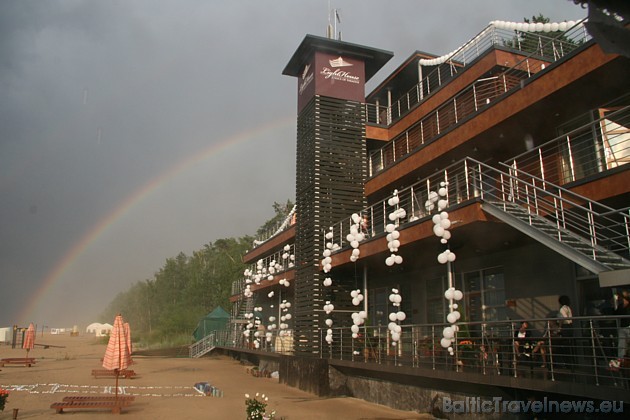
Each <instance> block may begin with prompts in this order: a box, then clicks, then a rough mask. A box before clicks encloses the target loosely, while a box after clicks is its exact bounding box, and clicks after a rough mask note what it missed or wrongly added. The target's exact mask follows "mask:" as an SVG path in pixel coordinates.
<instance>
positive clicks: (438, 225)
mask: <svg viewBox="0 0 630 420" xmlns="http://www.w3.org/2000/svg"><path fill="white" fill-rule="evenodd" d="M498 25H508V22H499V23H498ZM506 27H507V26H506ZM515 27H516V25H515ZM428 197H429V199H428V200H427V201H426V203H425V207H426V209H427V211H432V210H433V209H434V208H435V205H436V203H437V210H438V212H439V213H437V214H435V215H433V217H432V218H431V220H432V221H433V233H434V234H435V236H437V237H438V238H440V242H441V243H442V244H444V245H447V244H448V241H449V239H451V232H450V231H449V230H448V229H449V228H451V226H452V225H453V224H452V222H451V220H450V219H449V214H448V212H446V211H445V210H444V209H446V208H447V207H448V182H446V181H444V182H440V186H439V188H438V190H437V192H436V191H430V192H429V195H428ZM455 258H456V256H455V253H454V252H451V250H450V249H448V248H447V249H446V250H444V251H443V252H441V253H439V254H438V256H437V260H438V262H439V263H440V264H448V263H452V262H453V261H455ZM448 270H450V265H449V267H448ZM444 298H445V299H447V300H448V301H449V305H448V307H449V314H448V315H447V316H446V320H447V321H448V322H449V324H451V326H450V327H446V328H444V330H443V331H442V339H441V340H440V345H441V346H442V347H444V348H445V349H448V352H449V353H450V355H451V356H453V355H454V354H455V353H454V351H453V347H452V345H453V343H454V342H455V339H456V334H457V331H459V327H458V326H457V325H456V323H457V321H458V320H459V318H460V317H461V314H460V313H459V312H458V311H456V309H457V304H455V303H453V301H454V300H461V299H462V298H463V294H462V292H461V290H456V289H455V288H454V287H449V288H448V289H447V290H446V291H445V292H444Z"/></svg>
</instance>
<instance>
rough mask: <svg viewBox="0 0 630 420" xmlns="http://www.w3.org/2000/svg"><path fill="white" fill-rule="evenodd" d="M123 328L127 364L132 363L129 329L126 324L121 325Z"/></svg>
mask: <svg viewBox="0 0 630 420" xmlns="http://www.w3.org/2000/svg"><path fill="white" fill-rule="evenodd" d="M123 327H124V328H125V343H126V344H127V349H128V351H129V364H132V363H133V359H132V358H131V353H133V351H132V348H131V327H130V326H129V323H128V322H125V324H124V325H123Z"/></svg>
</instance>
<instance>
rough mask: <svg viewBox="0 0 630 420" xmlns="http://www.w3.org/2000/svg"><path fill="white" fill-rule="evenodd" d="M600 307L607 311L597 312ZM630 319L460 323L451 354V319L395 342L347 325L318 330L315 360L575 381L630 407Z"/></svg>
mask: <svg viewBox="0 0 630 420" xmlns="http://www.w3.org/2000/svg"><path fill="white" fill-rule="evenodd" d="M600 309H601V310H603V309H604V308H594V309H593V310H594V311H599V310H600ZM332 316H334V315H332ZM337 316H340V315H337ZM341 316H343V315H341ZM628 318H630V316H599V315H594V316H576V317H571V318H559V317H531V318H521V319H512V320H510V319H508V320H501V321H499V320H487V321H475V322H458V323H457V326H458V329H457V331H455V336H454V340H453V344H452V347H453V355H450V354H449V352H448V351H447V349H445V348H443V347H442V346H441V344H440V341H441V339H442V337H443V330H444V328H445V327H447V326H450V325H451V324H448V323H446V322H445V323H426V324H405V323H404V322H402V323H401V324H400V327H401V329H400V333H399V340H398V341H397V342H395V345H394V341H393V340H392V339H391V334H390V331H389V329H388V326H387V325H368V326H366V325H362V326H360V327H359V333H358V334H357V335H356V336H355V337H353V332H352V330H351V329H350V328H349V327H334V328H330V329H329V328H320V329H319V332H320V337H321V345H320V346H319V349H320V350H319V353H318V354H315V355H314V356H315V357H319V358H322V359H329V360H343V361H347V362H354V363H362V364H365V365H364V366H365V367H366V368H369V365H389V366H398V367H399V368H400V369H405V368H408V367H413V368H416V369H418V370H417V371H416V372H418V373H421V372H423V371H425V372H436V371H437V372H440V371H444V372H447V371H448V372H456V373H458V372H465V373H466V374H468V375H479V376H478V380H481V381H483V379H482V378H483V377H486V378H488V379H487V380H488V381H494V379H493V377H494V376H496V377H499V375H500V376H502V377H508V378H510V386H514V387H517V388H518V387H519V383H520V382H519V378H524V379H526V381H527V384H528V386H531V384H532V381H560V382H569V383H570V382H575V383H580V384H582V385H583V386H584V385H586V386H589V387H594V388H591V389H592V390H593V392H598V391H595V389H596V388H600V387H604V388H606V389H610V392H613V393H614V395H615V396H617V397H619V396H621V398H620V399H623V400H624V401H626V402H628V401H630V394H628V393H627V389H626V390H624V389H623V388H624V386H627V385H623V384H624V376H623V372H621V371H620V369H619V364H618V363H619V348H618V339H617V330H618V328H619V326H620V323H621V321H622V320H623V319H628ZM523 322H526V323H527V324H528V325H527V331H528V333H527V334H525V335H526V336H525V337H518V334H517V332H518V330H519V328H520V327H521V326H522V323H523ZM329 330H330V331H331V332H332V337H333V340H332V342H330V343H327V342H326V341H325V340H324V335H327V334H328V332H329ZM216 335H217V337H219V338H218V339H217V345H218V346H220V347H223V346H225V347H226V348H229V349H239V348H240V349H247V350H248V351H253V350H256V351H258V352H261V353H292V351H293V349H292V347H287V346H291V344H292V343H291V341H287V342H286V343H285V342H283V341H282V340H280V341H278V340H277V338H280V337H279V333H278V331H273V332H271V336H270V339H269V340H266V339H264V338H263V339H262V340H261V341H260V342H259V345H258V346H256V347H255V346H253V343H252V341H251V340H248V339H246V338H244V336H243V333H242V331H236V330H229V331H228V330H223V331H216ZM291 336H292V335H290V337H291ZM276 344H278V345H276ZM621 363H623V361H622V362H621ZM622 368H623V366H622ZM468 378H470V376H468ZM619 387H621V389H619ZM585 392H588V391H585ZM624 393H625V394H624ZM611 395H612V394H611ZM611 399H612V398H611ZM617 399H619V398H617Z"/></svg>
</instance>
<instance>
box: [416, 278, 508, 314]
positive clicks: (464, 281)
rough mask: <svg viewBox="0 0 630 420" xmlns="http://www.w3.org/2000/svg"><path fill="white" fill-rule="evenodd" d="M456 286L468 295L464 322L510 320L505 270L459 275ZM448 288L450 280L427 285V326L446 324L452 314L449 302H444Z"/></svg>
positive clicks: (465, 297) (465, 302)
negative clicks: (506, 305) (430, 324)
mask: <svg viewBox="0 0 630 420" xmlns="http://www.w3.org/2000/svg"><path fill="white" fill-rule="evenodd" d="M454 283H455V287H456V288H458V289H460V290H461V291H462V292H463V294H464V299H463V300H462V302H460V303H459V306H460V307H459V311H460V312H461V313H462V319H463V321H499V320H505V319H506V318H505V317H506V313H505V280H504V276H503V267H493V268H485V269H481V270H475V271H468V272H464V273H459V274H457V273H456V274H455V275H454ZM446 287H447V279H446V276H444V277H440V278H437V279H433V280H429V281H427V283H426V293H427V305H426V308H427V309H426V310H427V322H429V323H442V322H445V314H446V313H447V310H448V301H447V300H446V299H445V298H444V291H445V290H446Z"/></svg>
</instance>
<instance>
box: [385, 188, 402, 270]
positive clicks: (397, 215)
mask: <svg viewBox="0 0 630 420" xmlns="http://www.w3.org/2000/svg"><path fill="white" fill-rule="evenodd" d="M387 203H388V204H389V205H390V206H395V207H396V208H395V209H394V210H393V211H392V212H391V213H390V214H389V216H388V217H389V220H390V221H392V222H394V223H389V224H387V226H385V230H386V231H387V233H388V234H387V247H388V248H389V251H390V253H391V255H390V256H389V257H387V258H386V259H385V265H387V266H388V267H391V266H393V265H394V264H402V261H403V259H402V257H401V256H399V255H396V253H397V252H398V248H400V241H399V240H398V238H400V232H398V231H397V230H396V225H397V224H398V221H399V220H400V219H403V218H405V217H406V216H407V212H406V211H405V209H403V208H402V207H398V204H399V203H400V198H399V197H398V190H394V194H393V196H392V197H391V198H390V199H389V200H388V201H387Z"/></svg>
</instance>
